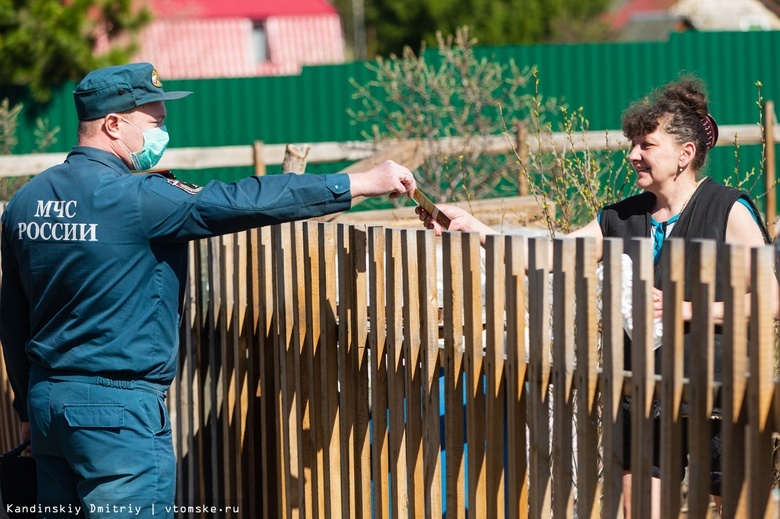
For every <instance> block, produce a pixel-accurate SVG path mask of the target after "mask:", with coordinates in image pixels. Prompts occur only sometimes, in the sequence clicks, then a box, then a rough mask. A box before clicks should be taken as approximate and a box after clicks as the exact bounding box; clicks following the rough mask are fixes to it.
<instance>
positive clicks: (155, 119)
mask: <svg viewBox="0 0 780 519" xmlns="http://www.w3.org/2000/svg"><path fill="white" fill-rule="evenodd" d="M165 116H166V112H165V103H164V102H162V101H157V102H154V103H149V104H145V105H141V106H139V107H138V108H136V109H135V110H133V111H132V112H128V113H125V114H123V115H122V117H123V118H124V119H126V121H129V122H130V123H131V124H127V122H126V121H122V123H124V124H122V123H120V125H121V126H123V128H122V142H123V143H124V145H125V146H127V148H128V149H129V150H130V151H132V152H137V151H140V150H141V149H142V148H143V146H144V136H143V130H148V129H151V128H157V127H159V126H162V125H163V124H165ZM133 126H135V128H134V127H133Z"/></svg>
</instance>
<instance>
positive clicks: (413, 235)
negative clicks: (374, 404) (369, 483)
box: [401, 229, 425, 519]
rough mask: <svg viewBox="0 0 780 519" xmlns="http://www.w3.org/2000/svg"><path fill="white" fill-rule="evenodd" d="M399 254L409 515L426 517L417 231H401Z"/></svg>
mask: <svg viewBox="0 0 780 519" xmlns="http://www.w3.org/2000/svg"><path fill="white" fill-rule="evenodd" d="M401 251H402V258H403V262H404V265H406V271H405V276H404V303H403V308H404V311H403V322H404V358H405V359H406V364H405V369H406V455H407V462H406V464H407V471H408V476H407V478H408V480H407V485H408V489H409V501H410V502H409V515H410V517H413V518H417V519H419V518H421V517H425V479H424V473H423V444H422V442H423V430H422V420H423V418H424V415H423V409H422V400H421V395H422V391H423V384H424V383H425V382H424V381H423V371H422V358H421V354H422V352H421V349H420V298H421V294H420V291H419V288H420V287H419V285H418V284H417V280H418V278H419V276H420V271H419V267H418V261H419V259H418V256H417V232H416V231H409V230H406V229H404V230H402V231H401Z"/></svg>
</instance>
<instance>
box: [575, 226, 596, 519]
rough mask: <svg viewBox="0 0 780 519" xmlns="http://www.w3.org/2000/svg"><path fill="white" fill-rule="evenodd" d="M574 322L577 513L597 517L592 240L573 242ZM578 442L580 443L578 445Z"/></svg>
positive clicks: (594, 302) (594, 305)
mask: <svg viewBox="0 0 780 519" xmlns="http://www.w3.org/2000/svg"><path fill="white" fill-rule="evenodd" d="M575 273H576V284H575V285H576V286H575V290H576V297H575V299H576V301H577V306H576V320H577V322H576V324H577V336H576V343H577V446H578V448H577V516H578V517H582V518H585V517H598V515H599V506H598V505H599V495H600V494H601V488H600V486H601V485H599V475H598V451H597V450H596V449H590V448H588V447H587V446H588V445H598V427H599V399H598V397H597V396H598V392H597V384H598V375H597V372H596V369H597V367H598V322H597V316H596V244H595V241H594V240H592V239H585V238H579V239H577V242H576V268H575ZM579 446H583V447H582V448H580V447H579Z"/></svg>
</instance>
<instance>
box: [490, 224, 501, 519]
mask: <svg viewBox="0 0 780 519" xmlns="http://www.w3.org/2000/svg"><path fill="white" fill-rule="evenodd" d="M485 279H486V280H487V281H486V283H485V321H486V337H485V344H486V351H485V376H486V378H487V384H486V385H487V398H486V399H485V400H486V402H485V403H486V405H485V411H486V419H487V423H488V424H493V426H492V427H486V435H485V440H486V442H485V454H486V463H485V472H486V474H487V497H488V499H487V514H488V517H504V516H505V515H506V510H505V505H504V491H505V475H504V450H505V448H506V441H505V440H504V427H503V420H504V415H505V411H504V399H505V397H506V382H505V378H504V349H505V346H504V344H505V340H504V308H505V304H506V301H505V295H504V294H505V288H506V267H505V266H504V238H503V236H499V235H491V236H488V237H487V240H486V243H485ZM499 424H501V425H499Z"/></svg>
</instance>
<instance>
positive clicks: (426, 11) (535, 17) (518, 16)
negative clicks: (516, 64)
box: [342, 0, 610, 56]
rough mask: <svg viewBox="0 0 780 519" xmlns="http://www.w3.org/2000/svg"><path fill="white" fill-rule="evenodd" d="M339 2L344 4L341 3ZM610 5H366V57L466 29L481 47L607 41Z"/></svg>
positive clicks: (586, 0) (562, 1)
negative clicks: (605, 14)
mask: <svg viewBox="0 0 780 519" xmlns="http://www.w3.org/2000/svg"><path fill="white" fill-rule="evenodd" d="M342 3H343V2H342ZM609 5H610V0H382V1H378V0H377V1H374V2H370V1H368V2H366V24H367V26H368V28H367V29H368V30H367V33H368V35H369V41H368V46H369V55H379V56H388V55H390V54H393V53H395V54H399V53H401V52H402V49H403V48H404V47H405V46H413V45H414V46H416V45H417V44H418V42H420V41H426V42H427V43H428V44H434V43H436V33H437V32H442V33H444V34H453V33H454V32H455V31H456V30H457V28H458V27H461V26H463V25H468V26H469V27H471V28H472V31H473V35H474V36H475V37H476V38H478V39H479V41H480V42H481V43H482V44H483V45H504V44H509V43H512V44H518V43H542V42H553V41H593V40H603V39H608V38H609V36H610V34H609V30H608V28H607V26H606V25H605V24H604V23H602V22H601V21H600V14H602V13H603V12H604V11H605V9H606V8H607V7H608V6H609Z"/></svg>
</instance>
